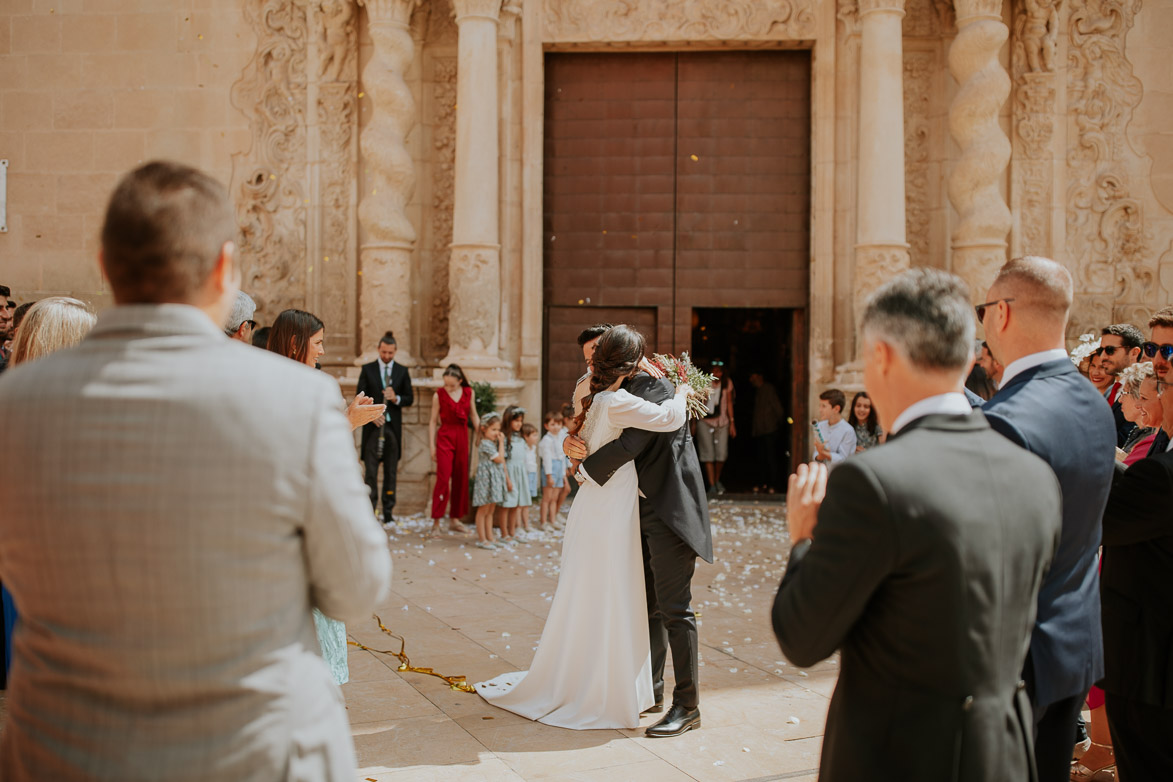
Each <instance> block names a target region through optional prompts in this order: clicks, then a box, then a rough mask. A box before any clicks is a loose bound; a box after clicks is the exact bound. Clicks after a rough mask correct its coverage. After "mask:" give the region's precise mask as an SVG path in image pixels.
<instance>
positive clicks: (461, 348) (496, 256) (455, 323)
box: [444, 0, 508, 374]
mask: <svg viewBox="0 0 1173 782" xmlns="http://www.w3.org/2000/svg"><path fill="white" fill-rule="evenodd" d="M453 6H454V7H455V9H456V25H457V28H458V30H459V33H458V34H459V42H458V49H457V65H456V172H455V180H456V181H455V185H454V192H453V213H452V258H451V260H450V261H449V264H448V288H449V291H450V292H451V301H452V306H451V309H450V312H449V317H448V351H449V352H448V356H447V357H445V359H444V363H445V364H447V363H457V364H460V365H461V366H462V367H464V368H465V369H474V370H491V371H495V372H497V373H500V372H501V371H503V370H505V369H506V368H507V367H508V365H507V364H506V363H505V362H503V361H501V359H500V358H499V357H498V355H497V351H498V347H499V344H498V343H499V333H498V327H499V322H500V313H501V245H500V243H499V242H500V239H499V227H498V225H499V214H500V212H499V201H500V193H499V191H498V165H499V157H500V151H499V148H498V147H499V145H498V137H497V123H498V106H497V21H498V17H499V15H500V12H501V0H454V1H453ZM482 374H483V372H482Z"/></svg>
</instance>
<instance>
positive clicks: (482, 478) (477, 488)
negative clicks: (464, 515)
mask: <svg viewBox="0 0 1173 782" xmlns="http://www.w3.org/2000/svg"><path fill="white" fill-rule="evenodd" d="M479 431H480V436H481V442H480V445H479V446H477V473H476V483H475V485H474V486H473V492H472V504H473V507H475V508H476V509H477V542H476V546H477V548H484V549H489V550H493V549H497V548H500V546H498V545H497V544H496V543H494V542H493V510H494V509H495V508H496V507H497V503H499V502H500V501H501V500H502V499H504V497H505V434H504V433H503V432H502V431H501V416H500V414H499V413H486V414H485V417H484V418H482V419H481V426H480V430H479Z"/></svg>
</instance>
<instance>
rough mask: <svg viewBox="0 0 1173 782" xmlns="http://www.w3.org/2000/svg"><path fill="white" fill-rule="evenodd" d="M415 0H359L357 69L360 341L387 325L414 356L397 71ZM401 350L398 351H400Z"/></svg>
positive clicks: (411, 184) (407, 167) (405, 125)
mask: <svg viewBox="0 0 1173 782" xmlns="http://www.w3.org/2000/svg"><path fill="white" fill-rule="evenodd" d="M420 2H421V0H360V3H361V4H362V5H364V6H365V7H366V9H367V19H368V29H369V31H370V35H371V41H372V43H373V44H374V46H373V51H372V53H371V59H370V60H369V61H368V62H367V65H366V68H364V69H363V88H364V90H365V91H366V92H367V93H368V94H369V96H370V100H371V106H372V112H371V118H370V120H369V121H368V122H367V126H366V128H365V129H364V130H363V132H362V135H361V137H360V139H359V143H360V144H361V146H362V155H363V162H364V166H365V169H366V179H365V182H364V192H363V195H362V199H361V200H360V202H359V209H358V214H359V220H360V221H361V223H362V227H363V230H364V231H365V232H366V237H365V239H364V241H363V245H362V248H361V250H360V260H361V263H362V274H363V285H362V304H363V307H362V322H361V325H360V333H361V335H362V337H361V339H362V344H364V345H366V344H369V343H372V342H373V341H374V339H376V337H377V335H378V334H382V333H383V332H384V331H385V330H387V329H388V328H391V329H394V330H395V331H396V332H397V336H398V337H399V351H400V357H398V358H397V359H396V360H397V361H401V362H402V363H404V364H411V363H412V362H413V359H412V356H411V351H412V345H413V344H414V343H413V342H412V341H411V339H410V334H408V335H407V336H408V338H407V339H404V332H408V331H409V330H410V328H411V323H412V321H411V314H412V313H411V303H412V284H411V263H412V249H413V247H414V244H415V239H416V233H415V228H414V227H413V226H412V225H411V222H410V221H409V220H408V219H407V214H406V207H407V202H408V201H409V200H410V199H411V194H412V192H413V190H414V188H415V162H414V161H413V160H412V157H411V153H410V152H408V150H407V146H406V144H405V139H406V138H407V133H408V131H409V130H410V129H411V127H412V126H413V125H414V124H415V122H416V107H415V100H414V99H413V98H412V94H411V89H410V88H409V87H408V86H407V84H406V83H405V82H404V80H403V74H404V72H405V71H406V70H407V68H408V66H409V65H410V64H411V60H412V57H413V56H414V54H415V44H414V42H413V40H412V37H411V30H410V27H409V25H410V22H411V14H412V12H413V11H414V10H415V9H416V8H417V7H418V6H419V4H420ZM405 350H406V351H407V353H406V355H403V353H404V351H405Z"/></svg>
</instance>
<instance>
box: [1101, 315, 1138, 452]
mask: <svg viewBox="0 0 1173 782" xmlns="http://www.w3.org/2000/svg"><path fill="white" fill-rule="evenodd" d="M1142 344H1144V334H1142V333H1141V331H1140V329H1138V328H1137V327H1136V326H1133V325H1132V324H1131V323H1113V324H1112V325H1111V326H1104V328H1102V329H1100V351H1101V355H1100V369H1101V370H1102V371H1103V372H1104V374H1105V375H1108V377H1109V378H1110V379H1111V385H1110V386H1109V387H1108V390H1107V392H1105V394H1104V398H1105V399H1107V400H1108V404H1109V405H1110V406H1111V407H1112V416H1113V417H1114V418H1115V419H1116V445H1117V446H1118V447H1121V448H1122V447H1124V443H1126V442H1127V441H1128V438H1129V437H1130V436H1131V435H1132V430H1133V429H1135V428H1136V427H1135V425H1134V424H1132V423H1131V422H1130V421H1127V420H1125V418H1124V412H1123V410H1122V409H1121V404H1120V401H1121V400H1120V397H1121V396H1123V392H1122V389H1121V384H1120V373H1121V372H1123V371H1124V370H1125V369H1127V368H1128V367H1130V366H1132V365H1133V364H1135V363H1136V362H1137V361H1139V360H1140V356H1141V349H1140V346H1141V345H1142Z"/></svg>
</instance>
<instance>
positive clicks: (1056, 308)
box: [976, 256, 1116, 782]
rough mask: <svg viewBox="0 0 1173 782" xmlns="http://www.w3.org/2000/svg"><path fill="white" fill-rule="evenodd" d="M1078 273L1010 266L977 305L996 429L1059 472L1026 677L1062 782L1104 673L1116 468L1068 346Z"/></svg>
mask: <svg viewBox="0 0 1173 782" xmlns="http://www.w3.org/2000/svg"><path fill="white" fill-rule="evenodd" d="M1072 288H1073V284H1072V279H1071V274H1070V273H1069V272H1068V271H1067V269H1065V268H1064V267H1063V266H1062V265H1061V264H1059V263H1056V262H1055V261H1052V260H1050V259H1048V258H1039V257H1029V256H1028V257H1026V258H1017V259H1014V260H1012V261H1009V262H1008V263H1007V264H1006V265H1004V266H1003V267H1002V268H1001V269H1000V270H999V271H998V274H997V276H996V277H995V279H994V283H993V285H992V286H991V287H990V290H989V292H988V293H987V295H986V299H988V300H989V301H988V302H987V303H985V304H982V305H979V306H978V307H977V308H976V309H977V313H978V317H979V318H981V320H982V326H983V328H984V329H985V332H986V342H987V343H988V344H989V346H990V352H991V354H992V355H993V356H994V358H996V359H997V360H998V361H999V362H1000V363H1002V365H1003V366H1005V367H1006V369H1005V370H1004V372H1003V374H1002V386H1001V388H1000V389H999V390H998V393H997V394H995V395H994V397H993V398H992V399H990V401H989V402H987V403H986V404H985V406H984V407H983V408H982V409H983V412H984V413H985V416H986V419H987V420H989V422H990V426H992V427H993V429H994V431H996V432H999V433H1000V434H1002V435H1004V436H1005V437H1006V438H1007V439H1009V440H1010V441H1011V442H1014V443H1016V444H1017V445H1019V446H1021V447H1023V448H1025V449H1027V450H1028V451H1030V452H1031V453H1034V454H1036V455H1038V456H1040V457H1042V458H1043V460H1044V461H1046V462H1047V463H1048V464H1049V465H1050V466H1051V469H1052V470H1053V471H1054V473H1055V476H1056V477H1057V478H1058V479H1059V487H1060V489H1061V492H1062V497H1063V503H1062V508H1063V520H1062V526H1061V536H1060V539H1059V548H1058V550H1057V551H1056V553H1055V557H1054V560H1053V561H1052V563H1051V567H1050V570H1049V571H1048V572H1047V575H1046V576H1045V577H1044V580H1043V584H1042V587H1041V588H1040V590H1039V595H1038V606H1037V609H1038V610H1037V615H1036V617H1035V624H1034V631H1033V632H1032V634H1031V640H1030V650H1029V652H1028V653H1027V657H1026V661H1025V666H1024V670H1023V674H1022V678H1023V679H1024V680H1025V682H1026V691H1027V695H1028V696H1029V697H1030V701H1031V705H1032V706H1033V716H1034V734H1035V755H1036V760H1037V763H1038V780H1039V782H1066V780H1067V779H1068V778H1069V776H1070V771H1071V745H1072V742H1073V739H1074V738H1075V723H1076V720H1077V718H1078V717H1079V713H1080V709H1081V707H1082V706H1083V701H1084V696H1085V695H1087V693H1088V690H1089V689H1090V688H1091V685H1092V684H1093V683H1094V682H1095V681H1096V680H1097V679H1099V678H1100V676H1101V675H1103V671H1104V663H1103V645H1102V639H1101V635H1100V606H1099V601H1098V600H1097V599H1096V598H1097V596H1098V594H1099V574H1098V572H1097V569H1096V564H1097V559H1098V554H1099V547H1100V524H1101V519H1102V517H1103V510H1104V505H1105V504H1106V503H1107V500H1108V491H1109V488H1110V486H1111V481H1112V476H1113V474H1114V470H1113V465H1114V464H1115V451H1116V426H1115V423H1114V422H1113V420H1112V413H1111V411H1110V410H1109V409H1108V407H1107V406H1106V405H1105V404H1104V400H1103V398H1102V397H1101V396H1100V395H1099V394H1097V393H1096V392H1095V390H1094V389H1093V388H1092V387H1091V386H1089V385H1088V383H1087V381H1085V380H1084V379H1083V378H1082V377H1081V376H1080V374H1079V371H1078V370H1077V369H1076V368H1075V366H1074V365H1073V364H1072V363H1071V359H1070V358H1069V357H1068V355H1067V351H1066V350H1065V345H1066V340H1065V334H1066V329H1067V320H1068V315H1069V312H1070V309H1071V302H1072V295H1073V291H1072Z"/></svg>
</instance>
